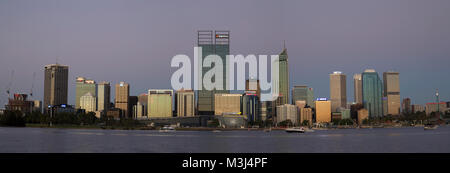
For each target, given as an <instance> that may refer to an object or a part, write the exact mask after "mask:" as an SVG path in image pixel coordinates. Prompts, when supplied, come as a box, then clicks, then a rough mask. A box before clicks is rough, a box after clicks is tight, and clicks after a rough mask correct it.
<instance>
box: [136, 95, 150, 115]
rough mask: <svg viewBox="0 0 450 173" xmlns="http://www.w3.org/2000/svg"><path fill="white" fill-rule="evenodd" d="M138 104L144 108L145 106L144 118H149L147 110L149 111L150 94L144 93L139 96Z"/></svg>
mask: <svg viewBox="0 0 450 173" xmlns="http://www.w3.org/2000/svg"><path fill="white" fill-rule="evenodd" d="M138 103H139V104H141V105H142V106H144V109H143V112H142V116H145V117H146V116H147V115H148V113H147V110H148V94H147V93H142V94H140V95H139V96H138Z"/></svg>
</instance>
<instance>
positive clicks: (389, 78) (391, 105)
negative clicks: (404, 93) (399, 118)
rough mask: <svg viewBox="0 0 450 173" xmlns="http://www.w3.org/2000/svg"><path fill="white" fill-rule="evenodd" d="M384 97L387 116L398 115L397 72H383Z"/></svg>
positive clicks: (398, 85)
mask: <svg viewBox="0 0 450 173" xmlns="http://www.w3.org/2000/svg"><path fill="white" fill-rule="evenodd" d="M383 84H384V97H386V99H387V114H385V115H388V114H390V115H399V114H400V104H401V103H400V80H399V73H398V72H384V73H383Z"/></svg>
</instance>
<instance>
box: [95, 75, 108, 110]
mask: <svg viewBox="0 0 450 173" xmlns="http://www.w3.org/2000/svg"><path fill="white" fill-rule="evenodd" d="M97 89H98V91H97V110H98V111H104V112H107V111H108V109H109V104H110V100H111V85H110V84H109V82H100V83H99V84H98V85H97Z"/></svg>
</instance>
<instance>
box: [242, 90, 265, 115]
mask: <svg viewBox="0 0 450 173" xmlns="http://www.w3.org/2000/svg"><path fill="white" fill-rule="evenodd" d="M260 110H261V109H260V102H259V97H258V95H257V93H256V91H246V92H245V94H244V96H243V97H242V115H247V121H249V122H256V121H259V120H261V116H260V113H259V111H260Z"/></svg>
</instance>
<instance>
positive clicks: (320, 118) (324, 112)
mask: <svg viewBox="0 0 450 173" xmlns="http://www.w3.org/2000/svg"><path fill="white" fill-rule="evenodd" d="M316 122H317V123H329V122H331V102H330V101H329V100H328V99H326V98H318V99H317V100H316Z"/></svg>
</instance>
